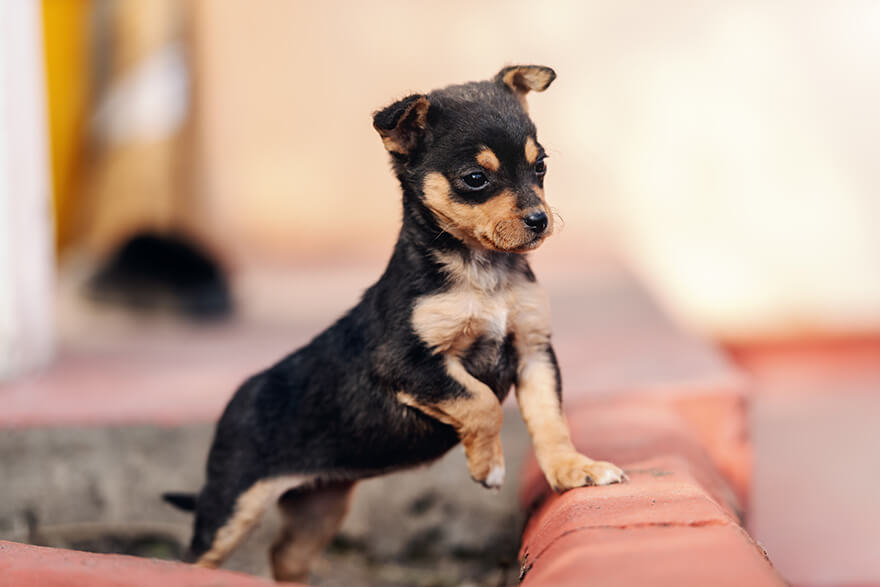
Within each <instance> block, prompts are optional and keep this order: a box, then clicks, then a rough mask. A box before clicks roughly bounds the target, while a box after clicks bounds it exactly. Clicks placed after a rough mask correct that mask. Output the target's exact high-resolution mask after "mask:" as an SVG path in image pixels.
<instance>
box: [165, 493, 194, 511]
mask: <svg viewBox="0 0 880 587" xmlns="http://www.w3.org/2000/svg"><path fill="white" fill-rule="evenodd" d="M162 499H164V500H165V501H167V502H168V503H170V504H171V505H173V506H174V507H176V508H177V509H179V510H183V511H185V512H194V511H196V500H197V499H198V495H196V494H195V493H163V494H162Z"/></svg>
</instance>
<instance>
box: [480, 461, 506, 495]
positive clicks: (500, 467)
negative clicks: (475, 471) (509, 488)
mask: <svg viewBox="0 0 880 587" xmlns="http://www.w3.org/2000/svg"><path fill="white" fill-rule="evenodd" d="M480 483H482V485H483V487H485V488H486V489H494V490H495V491H498V490H499V489H501V486H502V485H504V463H501V464H496V465H492V468H490V469H489V474H488V475H486V478H485V479H483V480H482V481H480Z"/></svg>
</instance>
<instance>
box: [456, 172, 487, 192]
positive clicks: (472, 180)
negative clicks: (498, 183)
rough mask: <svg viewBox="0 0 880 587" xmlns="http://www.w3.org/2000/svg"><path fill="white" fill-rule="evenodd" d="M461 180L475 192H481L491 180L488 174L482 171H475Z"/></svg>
mask: <svg viewBox="0 0 880 587" xmlns="http://www.w3.org/2000/svg"><path fill="white" fill-rule="evenodd" d="M461 180H462V181H463V182H464V184H465V185H466V186H467V187H468V188H469V189H472V190H474V191H476V190H481V189H483V188H484V187H486V186H487V185H489V178H487V177H486V174H485V173H483V172H482V171H474V172H471V173H468V174H466V175H463V176H462V178H461Z"/></svg>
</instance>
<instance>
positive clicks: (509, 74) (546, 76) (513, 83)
mask: <svg viewBox="0 0 880 587" xmlns="http://www.w3.org/2000/svg"><path fill="white" fill-rule="evenodd" d="M555 79H556V72H555V71H553V70H552V69H550V68H549V67H545V66H543V65H511V66H510V67H505V68H504V69H502V70H501V71H499V72H498V75H496V76H495V81H496V82H497V83H500V84H504V85H505V86H507V87H508V88H510V89H511V91H512V92H513V93H514V95H515V96H516V97H517V99H518V100H519V103H520V104H522V107H523V110H525V111H526V112H528V110H529V107H528V104H527V103H526V94H528V93H529V92H532V91H535V92H543V91H544V90H546V89H547V88H548V87H549V86H550V84H552V83H553V80H555Z"/></svg>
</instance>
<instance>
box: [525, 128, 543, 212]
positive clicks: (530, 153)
mask: <svg viewBox="0 0 880 587" xmlns="http://www.w3.org/2000/svg"><path fill="white" fill-rule="evenodd" d="M538 152H539V151H538V145H536V144H535V139H533V138H532V137H529V138H527V139H526V148H525V153H526V161H528V162H529V163H534V162H535V161H537V160H538ZM542 199H543V198H542Z"/></svg>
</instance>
